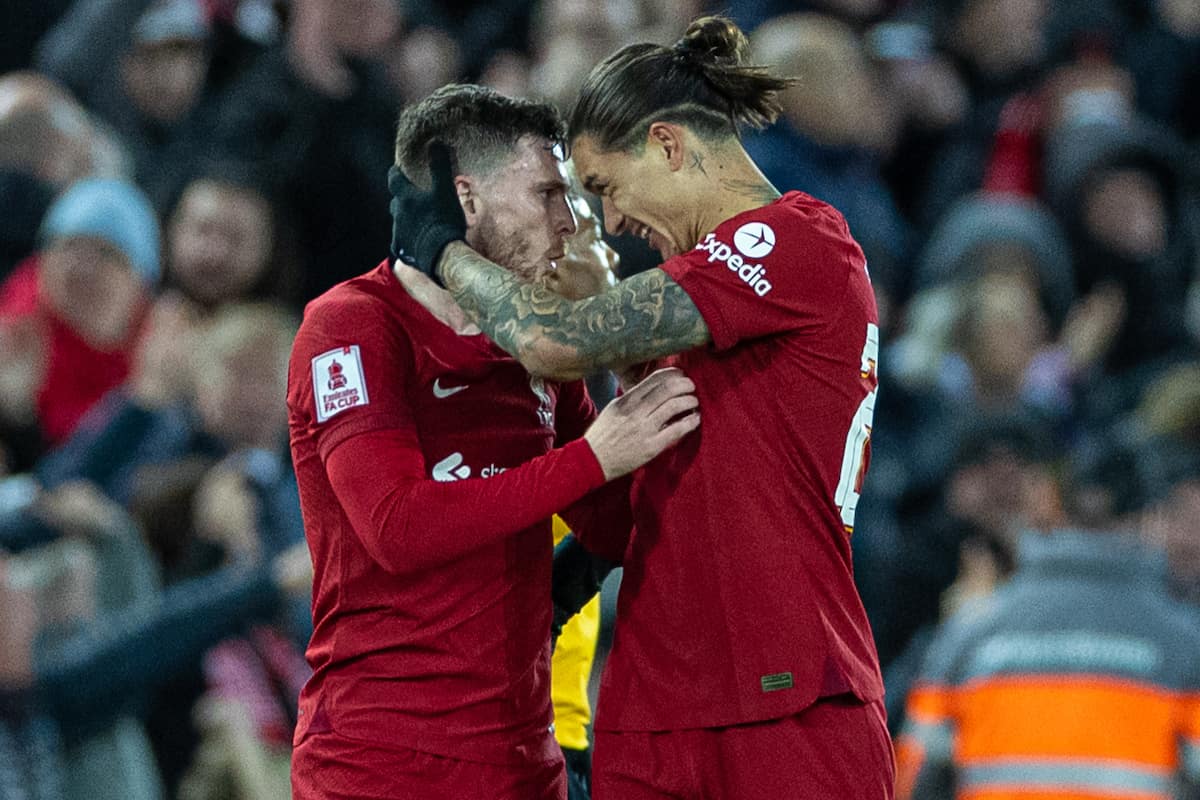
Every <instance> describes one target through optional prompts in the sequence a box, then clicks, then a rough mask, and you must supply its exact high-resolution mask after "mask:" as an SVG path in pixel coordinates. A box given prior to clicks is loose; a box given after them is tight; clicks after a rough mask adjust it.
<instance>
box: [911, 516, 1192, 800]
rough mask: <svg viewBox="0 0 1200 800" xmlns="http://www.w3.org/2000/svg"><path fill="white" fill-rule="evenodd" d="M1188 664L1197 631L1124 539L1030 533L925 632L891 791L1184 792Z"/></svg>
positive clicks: (1156, 572)
mask: <svg viewBox="0 0 1200 800" xmlns="http://www.w3.org/2000/svg"><path fill="white" fill-rule="evenodd" d="M1110 522H1114V521H1110ZM1197 664H1200V628H1198V627H1197V625H1196V623H1195V618H1194V616H1191V615H1189V614H1188V613H1186V612H1184V611H1183V609H1182V607H1181V606H1179V605H1177V604H1176V603H1174V602H1173V601H1172V600H1171V599H1170V597H1169V596H1168V593H1167V589H1166V584H1165V575H1164V570H1163V563H1162V560H1161V559H1160V558H1155V556H1154V554H1153V553H1152V552H1147V551H1145V550H1143V549H1142V547H1141V546H1140V544H1139V543H1138V541H1137V539H1136V536H1133V535H1130V534H1128V533H1124V532H1115V531H1111V530H1108V531H1071V530H1058V531H1055V532H1053V533H1051V534H1049V535H1044V534H1031V535H1029V536H1027V537H1026V538H1025V539H1023V540H1022V542H1021V552H1020V565H1019V567H1018V569H1017V572H1016V574H1015V575H1014V577H1013V579H1012V581H1011V583H1010V584H1009V585H1008V586H1006V587H1005V588H1004V589H1002V590H1001V591H1000V592H998V593H996V594H995V595H994V596H993V597H991V598H990V601H989V602H985V603H984V604H983V605H982V607H975V608H969V609H968V608H964V609H962V610H961V611H960V612H959V613H958V614H957V615H956V616H954V617H952V618H951V619H949V620H948V621H947V622H946V623H945V625H944V626H943V627H942V628H941V629H940V630H939V631H938V634H937V637H936V639H935V641H934V642H933V644H932V645H931V647H930V650H929V653H928V655H927V657H926V660H925V666H924V668H923V669H922V673H921V678H920V681H919V683H918V684H917V685H916V686H915V687H914V688H913V690H912V692H911V694H910V695H909V699H908V717H907V726H906V728H905V732H904V734H903V735H902V736H901V737H900V739H899V742H898V762H899V777H898V795H899V796H900V797H919V798H930V800H936V798H943V797H944V798H949V797H964V796H993V797H995V796H1019V795H1024V794H1027V793H1037V794H1038V796H1041V797H1063V798H1066V797H1081V796H1086V797H1091V796H1097V797H1099V796H1104V797H1147V798H1163V799H1164V800H1166V798H1170V797H1178V796H1180V795H1179V794H1178V793H1177V792H1180V791H1184V792H1186V791H1193V790H1194V787H1195V785H1196V784H1197V783H1200V764H1198V763H1197V761H1196V758H1195V754H1196V752H1197V746H1198V744H1200V707H1198V706H1197V702H1196V697H1197V694H1198V689H1200V675H1198V674H1197ZM1189 787H1190V788H1189Z"/></svg>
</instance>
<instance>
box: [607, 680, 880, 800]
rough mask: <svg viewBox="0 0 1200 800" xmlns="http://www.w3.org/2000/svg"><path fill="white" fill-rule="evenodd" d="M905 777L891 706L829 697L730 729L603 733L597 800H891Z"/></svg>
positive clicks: (878, 702) (876, 702) (877, 702)
mask: <svg viewBox="0 0 1200 800" xmlns="http://www.w3.org/2000/svg"><path fill="white" fill-rule="evenodd" d="M895 772H896V768H895V759H894V757H893V754H892V744H891V739H890V738H889V737H888V732H887V724H886V721H885V712H884V710H883V703H882V702H880V701H875V702H873V703H867V704H862V703H860V702H859V701H857V700H856V699H854V698H847V697H840V698H826V699H825V700H822V701H820V702H818V703H816V704H814V705H813V706H811V707H810V708H808V709H806V710H805V711H804V712H802V713H800V714H798V715H796V716H791V717H785V718H783V719H778V720H771V721H768V722H758V723H753V724H749V725H739V726H735V727H730V728H716V729H712V728H709V729H698V730H686V731H668V732H662V733H637V732H631V733H610V732H603V731H600V732H597V733H596V755H595V760H594V762H593V765H592V797H593V800H671V799H672V798H678V797H719V798H721V800H761V798H768V797H770V798H814V799H815V798H837V799H838V800H891V798H892V796H893V789H892V784H893V781H894V776H895Z"/></svg>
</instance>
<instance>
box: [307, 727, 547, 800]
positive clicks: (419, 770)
mask: <svg viewBox="0 0 1200 800" xmlns="http://www.w3.org/2000/svg"><path fill="white" fill-rule="evenodd" d="M566 797H567V773H566V770H565V768H564V766H563V761H562V754H561V753H560V754H559V756H558V759H557V760H552V761H548V762H545V763H541V764H533V765H529V766H522V767H511V766H501V765H492V764H479V763H475V762H471V761H461V760H457V759H453V758H447V757H445V756H438V755H433V754H430V753H422V752H420V751H417V750H408V749H393V748H388V747H382V746H380V745H379V744H378V743H376V742H367V741H361V740H356V739H350V738H346V737H340V736H335V735H332V734H319V735H314V736H309V737H308V738H307V739H305V740H304V741H302V742H300V743H299V744H298V745H297V746H296V749H295V750H294V751H293V752H292V798H293V800H382V798H389V800H391V799H392V798H395V800H400V799H401V798H405V799H407V798H412V800H417V798H420V800H466V799H467V798H488V800H566Z"/></svg>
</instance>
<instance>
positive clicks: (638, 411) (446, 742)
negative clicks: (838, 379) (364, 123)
mask: <svg viewBox="0 0 1200 800" xmlns="http://www.w3.org/2000/svg"><path fill="white" fill-rule="evenodd" d="M561 137H562V124H561V122H560V120H559V118H558V117H557V115H556V113H555V112H554V110H553V109H551V108H550V107H549V106H546V105H543V104H538V103H533V102H529V101H522V100H513V99H510V98H505V97H503V96H501V95H499V94H497V93H495V92H493V91H490V90H487V89H484V88H482V87H476V86H450V87H445V88H443V89H441V90H439V91H438V92H435V93H434V94H433V95H432V96H430V97H429V98H427V99H426V100H423V101H422V102H420V103H417V104H416V105H414V106H411V107H409V108H408V109H407V110H406V111H405V112H404V113H403V115H402V116H401V118H400V123H399V129H398V134H397V143H396V163H397V167H396V169H395V170H393V174H392V180H393V182H394V181H397V180H402V178H401V177H400V176H401V175H407V176H408V177H409V178H412V179H414V180H418V181H424V180H427V179H428V178H427V175H428V172H429V161H430V157H431V156H430V145H431V143H433V142H435V141H436V142H439V143H440V145H439V147H438V148H434V149H435V157H436V153H441V154H442V157H447V158H452V159H454V161H455V162H456V164H457V168H458V173H459V181H458V187H457V193H456V194H452V195H451V196H450V197H449V199H448V202H450V203H453V204H454V205H455V206H456V208H457V209H458V213H459V214H460V216H461V215H464V214H465V218H466V223H467V224H466V229H465V237H466V241H468V242H470V243H471V245H472V247H475V248H477V249H478V251H479V252H482V253H487V254H488V256H489V257H490V258H492V259H493V260H494V261H496V262H497V263H499V264H502V265H504V267H503V269H504V271H505V274H506V275H512V276H513V277H515V278H516V279H517V280H519V281H521V282H529V281H534V280H536V279H538V278H539V277H540V276H541V275H542V274H543V273H545V272H546V271H547V270H548V269H550V268H551V267H552V264H553V262H554V260H555V259H556V258H559V257H561V256H562V255H563V247H564V240H565V238H566V237H567V236H568V235H569V234H571V232H572V231H574V230H575V221H574V218H573V216H572V213H571V210H570V208H569V207H568V205H567V200H566V191H567V183H566V180H565V178H564V176H563V173H562V168H561V167H562V165H561V163H560V159H559V157H558V153H559V152H560V149H559V148H557V147H556V145H559V144H561ZM418 252H419V248H418ZM397 255H398V252H396V251H395V250H394V252H393V257H392V258H390V259H389V260H387V261H384V262H383V263H381V264H380V265H379V266H378V267H376V268H375V269H373V270H371V271H370V272H367V273H366V274H364V275H361V276H359V277H357V278H354V279H352V280H350V281H347V282H345V283H342V284H339V285H338V286H336V287H334V288H333V289H331V290H330V291H328V292H327V293H325V294H324V295H322V296H321V297H319V298H317V299H316V300H314V301H313V302H312V303H310V304H309V306H308V308H307V309H306V311H305V315H304V321H303V323H302V325H301V328H300V332H299V334H298V335H297V337H296V341H295V344H294V347H293V351H292V357H291V363H290V368H289V389H288V412H289V424H290V431H291V447H292V455H293V459H294V462H295V467H296V476H297V480H298V483H299V487H300V500H301V507H302V510H303V512H304V520H305V534H306V537H307V539H308V543H309V547H310V550H311V552H312V557H313V565H314V578H313V621H314V631H313V636H312V640H311V642H310V644H309V647H308V653H307V656H308V660H309V663H310V664H311V665H312V666H313V669H314V673H313V676H312V678H311V679H310V680H309V681H308V683H307V684H306V686H305V687H304V690H303V692H302V694H301V697H300V718H299V723H298V725H297V729H296V733H295V742H294V743H295V749H294V753H293V760H292V785H293V792H294V796H295V797H296V798H301V799H303V798H330V797H339V798H380V797H389V798H392V797H394V798H422V800H451V799H453V800H462V798H483V797H486V798H497V799H498V800H565V797H566V782H565V773H564V770H563V756H562V752H561V751H560V749H559V747H558V745H557V744H556V743H555V740H554V736H553V732H552V712H551V704H550V686H549V664H550V622H551V601H550V585H551V580H550V578H551V552H552V540H551V529H550V518H551V515H552V514H553V513H554V512H560V513H561V514H562V516H563V518H564V519H566V520H567V521H568V522H569V523H570V524H571V526H572V527H573V528H575V529H578V530H580V531H590V532H593V533H595V534H597V535H604V536H611V537H615V538H623V537H626V536H628V529H629V527H630V525H631V518H630V512H629V504H628V482H627V481H618V482H615V483H610V484H608V486H605V483H606V482H607V481H611V480H613V479H614V478H618V477H620V476H622V475H625V474H627V473H629V472H630V471H632V470H633V469H635V468H636V467H638V466H640V465H641V464H643V463H645V462H646V461H647V460H649V459H650V458H652V457H654V456H656V455H657V454H659V453H660V452H662V451H663V450H664V449H665V448H667V447H669V446H671V445H672V444H674V443H675V442H677V441H678V440H679V439H680V438H682V437H683V436H684V435H686V434H687V433H688V432H689V431H691V430H693V429H694V428H695V427H696V425H697V424H698V418H697V415H696V414H695V413H694V409H695V406H696V399H695V397H694V396H693V395H692V394H691V392H692V390H693V386H692V383H691V381H689V380H688V379H687V378H685V377H684V376H683V375H682V374H681V373H680V372H679V371H678V370H663V371H660V372H658V373H656V374H654V375H652V376H650V378H648V379H647V380H646V381H644V382H643V383H641V384H639V386H637V387H636V388H634V389H633V390H632V391H631V392H629V393H628V394H627V395H625V396H624V397H623V398H621V399H620V400H618V401H616V402H614V403H612V404H610V405H609V406H608V407H607V408H606V409H605V410H604V412H602V413H601V414H600V415H599V416H597V415H596V411H595V408H594V406H593V405H592V403H591V400H590V399H589V398H588V396H587V392H586V390H585V389H584V387H583V383H582V381H567V382H559V381H555V380H551V379H543V378H541V377H531V376H530V375H529V373H528V372H526V370H525V369H524V368H523V367H522V366H521V365H520V364H519V363H518V362H517V361H516V360H514V359H512V358H511V357H509V356H508V355H507V354H505V353H504V352H503V351H502V350H500V349H499V348H498V347H496V346H495V344H494V343H493V342H491V341H490V340H489V339H488V338H487V337H486V336H484V335H483V334H482V333H481V332H480V330H479V329H478V328H477V327H475V326H474V325H472V324H471V323H470V321H469V320H468V319H467V318H466V316H465V314H463V312H462V310H461V309H460V308H459V307H458V306H457V305H456V304H455V303H454V302H453V300H452V299H451V298H450V296H449V295H448V294H447V293H446V292H445V291H444V290H443V289H441V288H439V287H437V286H436V285H435V284H434V283H433V282H432V281H430V280H429V279H428V278H427V277H426V276H424V275H423V274H421V273H420V272H418V271H417V270H415V269H412V268H411V267H409V266H406V265H405V264H404V263H403V262H401V261H399V260H398V259H397V258H396V256H397Z"/></svg>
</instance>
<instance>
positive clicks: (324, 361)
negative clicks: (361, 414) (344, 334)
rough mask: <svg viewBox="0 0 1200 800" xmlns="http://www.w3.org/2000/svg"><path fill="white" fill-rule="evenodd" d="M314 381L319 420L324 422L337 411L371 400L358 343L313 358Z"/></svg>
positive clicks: (361, 404) (338, 412)
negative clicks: (368, 394)
mask: <svg viewBox="0 0 1200 800" xmlns="http://www.w3.org/2000/svg"><path fill="white" fill-rule="evenodd" d="M312 381H313V397H314V399H315V401H316V412H317V422H325V421H326V420H328V419H329V418H330V417H333V416H334V415H335V414H340V413H342V412H343V411H345V410H347V409H350V408H354V407H355V406H365V405H366V404H367V403H368V402H369V399H368V397H367V382H366V378H365V377H364V376H363V367H362V356H361V355H360V354H359V351H358V345H356V344H351V345H346V346H344V347H339V348H337V349H336V350H329V351H328V352H325V353H322V354H321V355H319V356H317V357H316V358H314V359H313V360H312Z"/></svg>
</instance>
